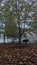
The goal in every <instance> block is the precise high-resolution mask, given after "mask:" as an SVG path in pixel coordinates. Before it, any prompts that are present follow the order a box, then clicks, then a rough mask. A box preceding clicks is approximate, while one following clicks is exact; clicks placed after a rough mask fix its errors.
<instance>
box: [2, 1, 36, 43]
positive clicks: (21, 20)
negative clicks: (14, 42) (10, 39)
mask: <svg viewBox="0 0 37 65" xmlns="http://www.w3.org/2000/svg"><path fill="white" fill-rule="evenodd" d="M34 5H35V1H33V0H31V1H30V2H29V1H27V0H7V2H6V3H4V6H2V11H3V16H4V18H5V21H6V24H5V27H7V26H8V24H9V23H10V22H11V23H12V24H13V21H14V18H15V22H14V25H15V23H16V26H17V25H18V26H17V27H18V31H19V43H20V41H21V36H22V34H24V32H25V31H26V32H28V33H31V32H34V33H35V31H37V29H36V28H37V26H36V23H37V15H36V14H35V13H36V12H34V10H35V11H36V10H37V7H36V6H34ZM35 21H36V23H35ZM22 24H24V28H22ZM25 25H27V26H28V27H25ZM9 26H10V28H11V25H9ZM20 26H21V27H20ZM15 28H16V27H15ZM5 31H7V28H5ZM10 33H11V32H10ZM11 34H12V33H11ZM25 37H26V35H25Z"/></svg>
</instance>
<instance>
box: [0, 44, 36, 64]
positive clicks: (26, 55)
mask: <svg viewBox="0 0 37 65" xmlns="http://www.w3.org/2000/svg"><path fill="white" fill-rule="evenodd" d="M0 65H37V44H28V45H25V44H21V45H20V44H0Z"/></svg>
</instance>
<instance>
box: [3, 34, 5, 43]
mask: <svg viewBox="0 0 37 65" xmlns="http://www.w3.org/2000/svg"><path fill="white" fill-rule="evenodd" d="M3 37H4V44H5V34H4V35H3Z"/></svg>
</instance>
